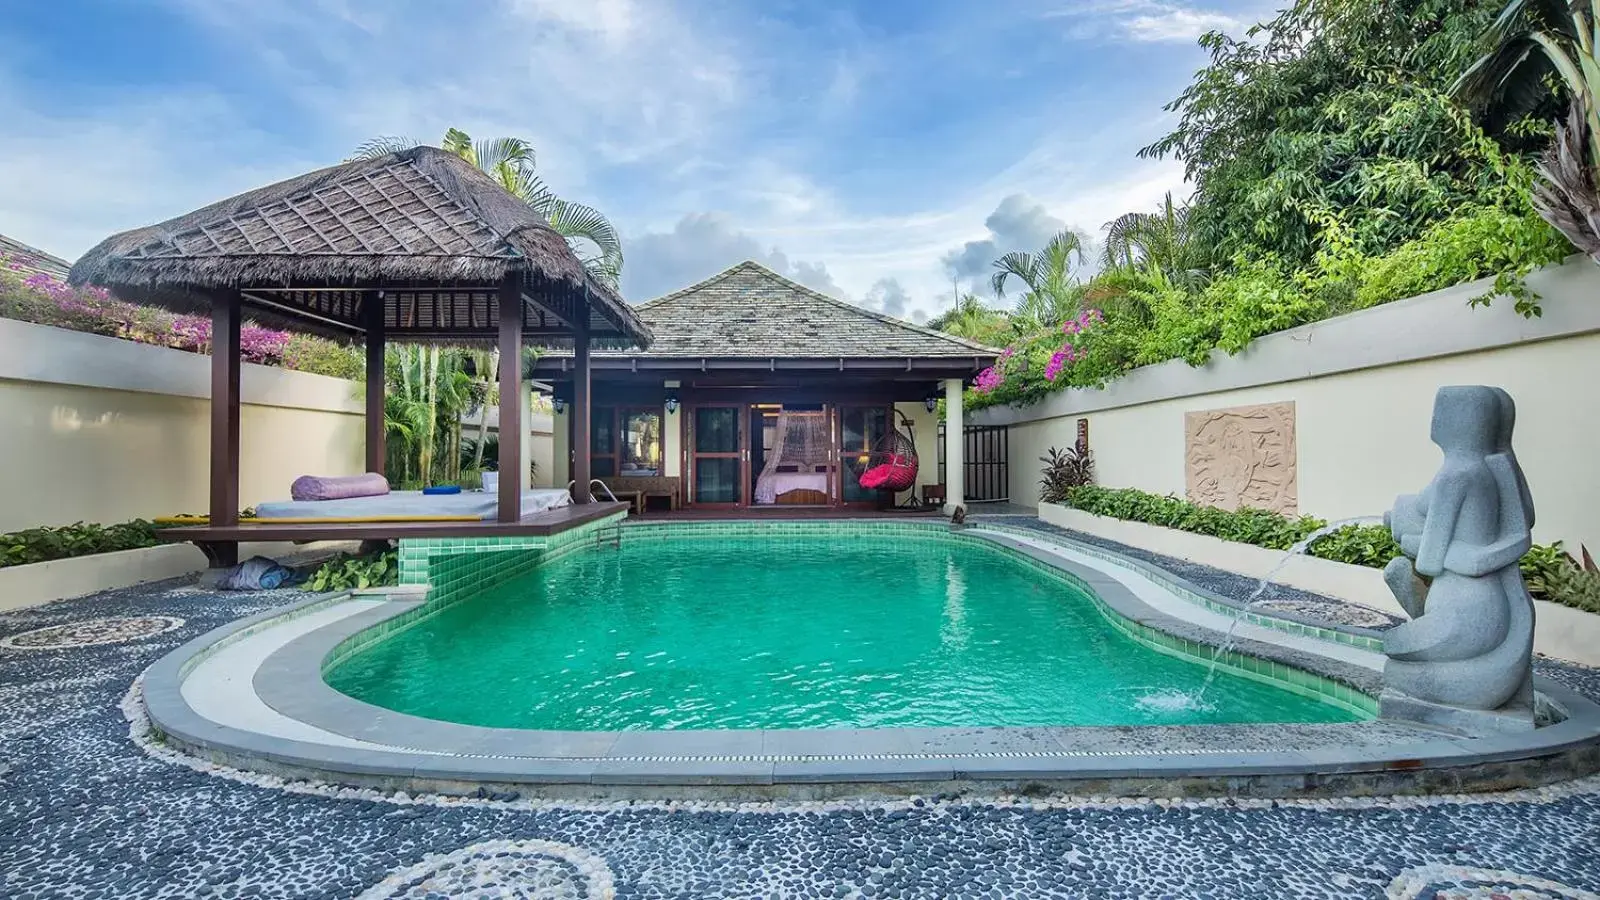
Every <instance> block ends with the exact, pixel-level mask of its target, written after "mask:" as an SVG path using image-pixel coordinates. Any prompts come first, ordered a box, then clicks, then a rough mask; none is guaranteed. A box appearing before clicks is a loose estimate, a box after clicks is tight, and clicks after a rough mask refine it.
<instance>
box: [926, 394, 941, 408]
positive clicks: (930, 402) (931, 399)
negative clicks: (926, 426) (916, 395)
mask: <svg viewBox="0 0 1600 900" xmlns="http://www.w3.org/2000/svg"><path fill="white" fill-rule="evenodd" d="M922 405H923V406H926V407H927V408H928V412H933V411H934V410H936V409H938V408H939V398H938V397H937V396H935V395H933V394H929V395H928V399H926V400H924V401H922Z"/></svg>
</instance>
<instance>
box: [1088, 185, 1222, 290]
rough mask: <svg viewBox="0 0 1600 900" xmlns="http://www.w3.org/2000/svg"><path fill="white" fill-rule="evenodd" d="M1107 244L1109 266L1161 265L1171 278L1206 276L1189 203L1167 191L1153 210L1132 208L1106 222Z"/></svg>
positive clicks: (1200, 279)
mask: <svg viewBox="0 0 1600 900" xmlns="http://www.w3.org/2000/svg"><path fill="white" fill-rule="evenodd" d="M1104 228H1105V232H1106V245H1105V252H1104V255H1103V258H1102V261H1103V262H1104V264H1105V267H1106V268H1107V269H1112V268H1117V267H1126V268H1135V267H1137V268H1142V269H1160V270H1161V271H1162V272H1165V273H1166V274H1167V276H1168V277H1169V278H1172V279H1173V280H1175V281H1177V282H1179V283H1184V284H1197V283H1200V282H1203V281H1204V280H1205V275H1206V272H1205V269H1204V267H1203V266H1202V265H1200V260H1199V258H1198V257H1199V256H1200V251H1199V247H1198V244H1197V242H1196V241H1195V239H1194V229H1193V228H1191V227H1190V225H1189V207H1188V206H1187V205H1184V206H1179V205H1178V204H1176V203H1174V202H1173V201H1172V194H1170V193H1169V194H1167V196H1166V199H1165V200H1163V201H1162V203H1161V208H1160V209H1158V210H1157V211H1156V212H1153V213H1140V212H1130V213H1123V214H1122V215H1120V216H1118V217H1116V218H1115V219H1112V220H1111V221H1110V222H1107V223H1106V224H1105V226H1104Z"/></svg>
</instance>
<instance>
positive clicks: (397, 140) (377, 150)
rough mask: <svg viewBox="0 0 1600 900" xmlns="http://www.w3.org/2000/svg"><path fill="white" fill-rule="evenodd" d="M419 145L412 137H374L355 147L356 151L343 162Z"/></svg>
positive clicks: (419, 142) (373, 156) (395, 151)
mask: <svg viewBox="0 0 1600 900" xmlns="http://www.w3.org/2000/svg"><path fill="white" fill-rule="evenodd" d="M421 146H422V142H421V141H419V140H416V139H414V138H403V137H376V138H373V139H372V140H370V141H367V142H366V143H364V144H362V145H361V146H359V147H357V148H356V152H354V153H352V154H350V156H349V157H348V158H347V159H345V162H357V161H359V160H363V159H377V158H379V157H380V156H388V155H389V154H391V153H399V152H401V151H403V150H412V149H415V148H417V147H421Z"/></svg>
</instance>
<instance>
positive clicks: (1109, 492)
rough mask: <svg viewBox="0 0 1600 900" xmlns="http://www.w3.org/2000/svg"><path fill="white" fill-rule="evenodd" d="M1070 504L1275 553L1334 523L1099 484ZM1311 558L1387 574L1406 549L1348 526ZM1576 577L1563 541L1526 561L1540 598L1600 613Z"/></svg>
mask: <svg viewBox="0 0 1600 900" xmlns="http://www.w3.org/2000/svg"><path fill="white" fill-rule="evenodd" d="M1066 505H1067V506H1070V507H1072V508H1074V509H1079V510H1082V511H1084V512H1087V513H1094V514H1095V515H1099V516H1109V517H1110V518H1113V519H1126V520H1127V521H1130V522H1143V523H1145V524H1147V525H1161V526H1163V527H1166V528H1176V529H1178V530H1179V531H1188V532H1193V533H1194V534H1204V535H1210V536H1211V537H1214V538H1221V539H1222V540H1225V541H1237V542H1239V543H1242V544H1254V545H1255V546H1257V547H1266V548H1267V549H1270V550H1288V549H1289V548H1290V547H1293V546H1294V545H1295V544H1297V543H1299V542H1300V541H1303V540H1305V539H1306V537H1308V536H1309V535H1310V534H1311V533H1312V532H1314V531H1316V530H1317V529H1319V528H1323V527H1326V526H1327V524H1328V523H1327V521H1326V520H1324V519H1318V518H1316V517H1315V516H1298V517H1294V518H1291V517H1289V516H1285V515H1282V514H1280V513H1275V512H1267V511H1266V510H1260V509H1241V510H1237V511H1233V512H1230V511H1228V510H1224V509H1217V508H1216V507H1212V506H1200V505H1198V504H1194V503H1190V502H1189V501H1187V500H1180V499H1178V498H1177V497H1172V496H1159V495H1157V494H1150V493H1146V492H1144V491H1141V490H1137V489H1135V488H1105V487H1100V486H1098V485H1085V486H1083V487H1076V488H1073V489H1071V490H1070V491H1068V492H1067V500H1066ZM1309 553H1310V555H1311V556H1315V557H1318V558H1320V559H1328V560H1333V561H1334V562H1342V563H1351V564H1353V565H1358V566H1368V567H1371V568H1374V569H1381V568H1383V567H1384V566H1385V565H1387V564H1388V562H1389V560H1391V559H1394V558H1395V557H1396V556H1399V555H1400V545H1399V544H1397V543H1395V540H1394V536H1393V535H1391V534H1390V533H1389V529H1387V528H1385V527H1384V526H1382V525H1347V526H1345V527H1343V528H1340V529H1339V530H1338V531H1335V532H1332V533H1331V534H1328V535H1327V536H1325V537H1323V538H1322V539H1320V540H1318V541H1317V542H1316V543H1315V544H1312V545H1311V549H1310V551H1309ZM1574 572H1577V573H1579V576H1581V575H1582V570H1581V569H1580V568H1579V567H1578V565H1577V563H1576V562H1575V561H1574V560H1573V559H1572V557H1571V556H1569V555H1568V554H1567V552H1566V551H1565V550H1563V549H1561V544H1560V542H1557V543H1555V544H1536V545H1534V547H1533V549H1532V550H1529V551H1528V554H1527V555H1526V556H1524V557H1523V558H1522V574H1523V577H1524V579H1525V580H1526V581H1527V584H1528V590H1529V592H1530V593H1532V594H1533V595H1534V596H1536V597H1539V598H1540V599H1544V600H1551V601H1553V602H1556V603H1561V604H1564V605H1566V606H1571V607H1574V608H1576V609H1583V610H1586V611H1589V612H1600V607H1596V608H1591V607H1595V603H1594V601H1593V600H1592V599H1591V596H1592V594H1591V592H1589V591H1587V590H1584V589H1583V582H1584V579H1583V578H1582V577H1575V576H1574V574H1573V573H1574Z"/></svg>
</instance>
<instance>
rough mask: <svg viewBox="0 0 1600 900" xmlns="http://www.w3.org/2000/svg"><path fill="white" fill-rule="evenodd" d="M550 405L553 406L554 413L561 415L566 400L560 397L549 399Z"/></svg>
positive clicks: (565, 406)
mask: <svg viewBox="0 0 1600 900" xmlns="http://www.w3.org/2000/svg"><path fill="white" fill-rule="evenodd" d="M550 405H551V406H554V407H555V410H556V415H558V416H559V415H561V413H562V411H564V410H565V409H566V408H567V401H565V400H563V399H561V398H560V397H556V398H555V399H553V400H551V401H550Z"/></svg>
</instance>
